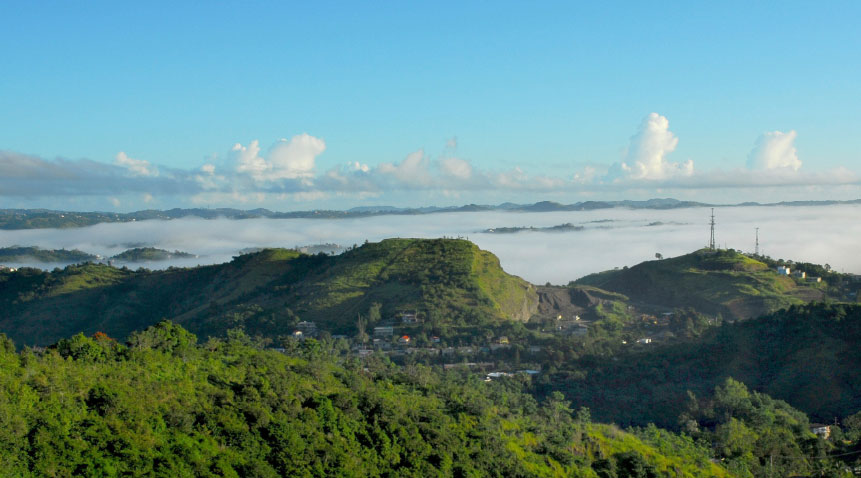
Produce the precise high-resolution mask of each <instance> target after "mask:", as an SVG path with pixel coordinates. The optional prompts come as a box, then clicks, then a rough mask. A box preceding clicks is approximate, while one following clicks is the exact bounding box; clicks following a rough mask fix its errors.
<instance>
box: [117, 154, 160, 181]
mask: <svg viewBox="0 0 861 478" xmlns="http://www.w3.org/2000/svg"><path fill="white" fill-rule="evenodd" d="M114 164H116V165H117V166H120V167H123V168H125V169H127V170H128V171H129V173H131V175H133V176H153V177H154V176H158V168H156V167H155V166H153V165H152V164H150V162H149V161H144V160H143V159H134V158H130V157H129V156H128V155H127V154H126V153H125V152H123V151H120V152H119V153H117V155H116V157H115V158H114Z"/></svg>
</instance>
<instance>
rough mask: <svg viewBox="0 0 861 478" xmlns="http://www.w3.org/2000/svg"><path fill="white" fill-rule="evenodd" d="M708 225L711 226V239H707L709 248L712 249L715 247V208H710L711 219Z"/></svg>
mask: <svg viewBox="0 0 861 478" xmlns="http://www.w3.org/2000/svg"><path fill="white" fill-rule="evenodd" d="M709 225H710V226H711V227H712V235H711V239H709V249H711V250H714V249H715V208H712V220H711V222H710V223H709Z"/></svg>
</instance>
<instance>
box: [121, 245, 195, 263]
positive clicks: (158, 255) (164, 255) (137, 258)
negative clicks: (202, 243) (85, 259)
mask: <svg viewBox="0 0 861 478" xmlns="http://www.w3.org/2000/svg"><path fill="white" fill-rule="evenodd" d="M194 257H197V256H195V255H194V254H189V253H187V252H181V251H173V252H170V251H166V250H164V249H156V248H155V247H136V248H134V249H128V250H126V251H123V252H121V253H119V254H117V255H115V256H113V257H111V259H113V260H115V261H117V262H158V261H169V260H171V259H192V258H194Z"/></svg>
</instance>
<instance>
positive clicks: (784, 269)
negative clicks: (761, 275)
mask: <svg viewBox="0 0 861 478" xmlns="http://www.w3.org/2000/svg"><path fill="white" fill-rule="evenodd" d="M777 273H778V274H779V275H782V276H788V275H789V274H791V273H792V270H791V269H790V268H789V266H778V267H777Z"/></svg>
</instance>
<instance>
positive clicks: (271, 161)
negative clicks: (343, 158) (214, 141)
mask: <svg viewBox="0 0 861 478" xmlns="http://www.w3.org/2000/svg"><path fill="white" fill-rule="evenodd" d="M325 150H326V142H325V141H323V140H322V139H320V138H316V137H314V136H311V135H309V134H307V133H302V134H299V135H296V136H293V137H292V138H291V139H290V140H287V139H281V140H279V141H277V142H276V143H275V144H273V145H272V147H271V148H269V151H268V152H267V154H266V157H265V158H264V157H263V156H261V155H260V142H259V141H258V140H256V139H255V140H253V141H251V143H250V144H249V145H248V146H243V145H241V144H239V143H236V144H235V145H234V146H233V149H231V151H230V153H231V154H230V155H231V156H232V158H233V160H234V161H235V163H236V171H237V172H239V173H244V174H248V175H249V176H251V177H252V178H253V179H254V180H255V181H261V182H263V181H276V180H281V179H299V178H310V177H312V176H313V175H314V162H315V160H316V158H317V156H319V155H320V154H322V153H323V151H325Z"/></svg>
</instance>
